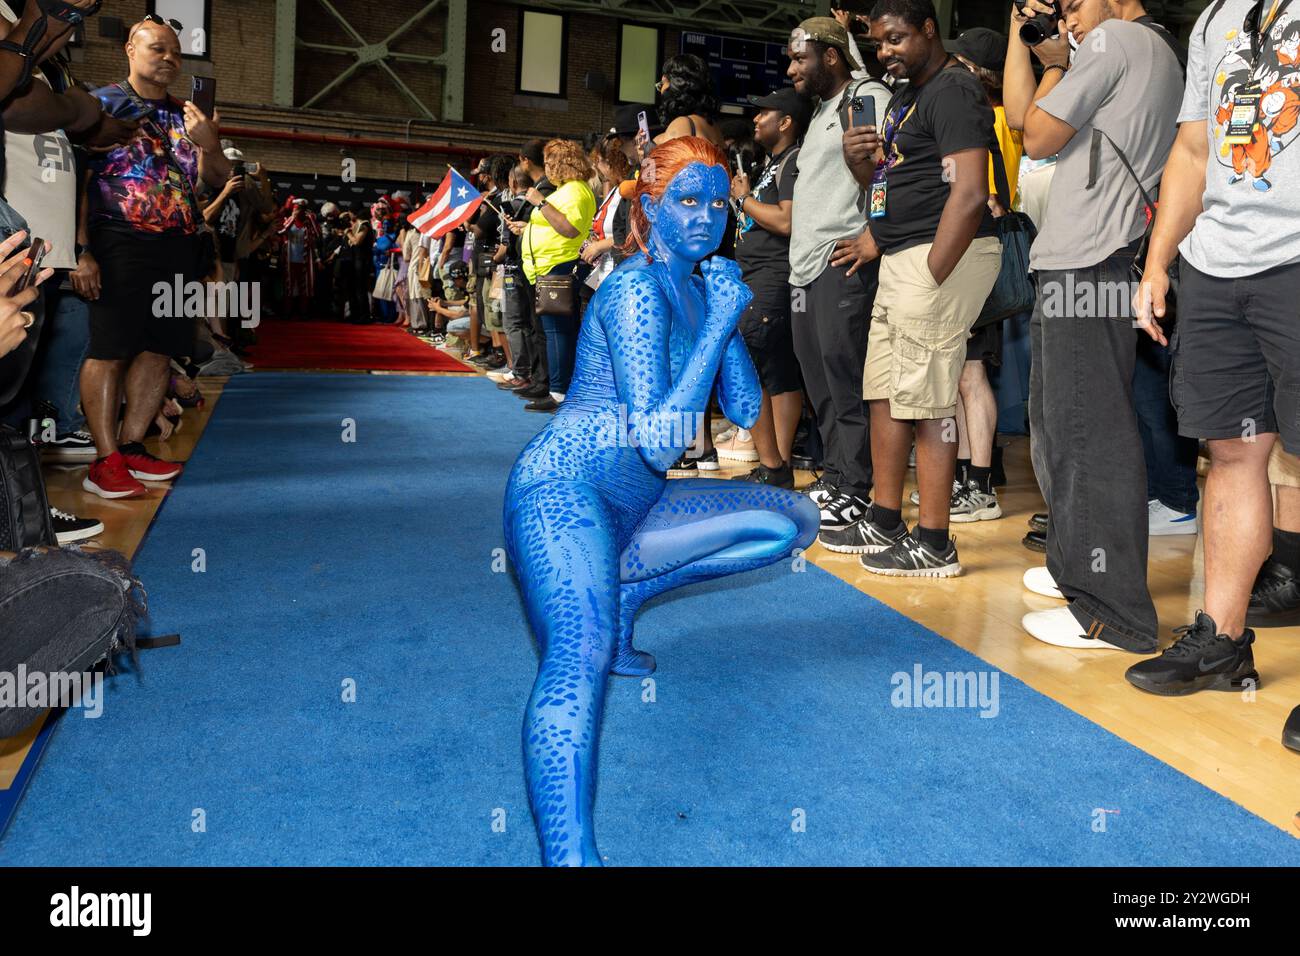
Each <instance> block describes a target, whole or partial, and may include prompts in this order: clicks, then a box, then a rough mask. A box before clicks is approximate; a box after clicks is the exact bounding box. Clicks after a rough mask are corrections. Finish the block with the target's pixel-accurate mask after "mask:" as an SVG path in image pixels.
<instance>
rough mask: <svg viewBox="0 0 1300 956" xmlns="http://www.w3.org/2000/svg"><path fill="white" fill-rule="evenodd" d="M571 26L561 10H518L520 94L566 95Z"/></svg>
mask: <svg viewBox="0 0 1300 956" xmlns="http://www.w3.org/2000/svg"><path fill="white" fill-rule="evenodd" d="M568 26H569V24H568V19H567V17H565V15H564V14H562V13H539V12H538V11H536V10H520V11H519V38H520V39H519V81H518V84H517V86H518V89H519V92H520V93H532V94H534V95H540V96H564V94H565V89H564V80H565V73H566V71H567V68H568V64H567V62H566V61H567V57H566V55H565V54H566V52H567V51H566V46H567V44H568V39H569V31H568Z"/></svg>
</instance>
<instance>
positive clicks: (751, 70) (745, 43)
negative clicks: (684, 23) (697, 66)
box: [681, 31, 790, 112]
mask: <svg viewBox="0 0 1300 956" xmlns="http://www.w3.org/2000/svg"><path fill="white" fill-rule="evenodd" d="M681 52H682V53H694V54H695V55H696V56H698V57H699V58H700V59H701V60H703V61H704V62H705V64H706V65H707V66H708V68H709V72H710V73H711V74H712V76H713V83H714V88H715V89H716V90H717V91H718V98H719V99H720V100H721V101H722V103H723V105H724V106H726V105H732V106H748V105H749V95H750V94H751V93H752V94H753V95H755V96H762V95H764V94H765V93H771V92H772V91H773V90H775V89H779V88H780V87H782V86H789V85H790V81H789V79H787V78H786V75H785V71H786V69H787V68H789V66H790V58H789V57H788V56H786V54H785V44H784V43H768V42H766V41H764V40H753V39H747V38H745V37H732V36H721V35H719V34H715V33H690V32H687V31H683V32H682V34H681ZM729 112H730V111H729Z"/></svg>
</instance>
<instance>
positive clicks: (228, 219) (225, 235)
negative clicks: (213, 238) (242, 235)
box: [217, 194, 242, 262]
mask: <svg viewBox="0 0 1300 956" xmlns="http://www.w3.org/2000/svg"><path fill="white" fill-rule="evenodd" d="M241 198H242V197H241V196H239V195H238V194H236V195H233V196H231V197H230V198H229V199H227V200H226V201H225V203H224V204H223V205H222V207H221V212H220V213H219V214H218V216H217V245H218V247H219V248H220V250H221V261H222V262H234V261H235V243H236V240H238V239H239V228H240V226H241V224H242V222H241V212H242V208H241V202H240V200H241Z"/></svg>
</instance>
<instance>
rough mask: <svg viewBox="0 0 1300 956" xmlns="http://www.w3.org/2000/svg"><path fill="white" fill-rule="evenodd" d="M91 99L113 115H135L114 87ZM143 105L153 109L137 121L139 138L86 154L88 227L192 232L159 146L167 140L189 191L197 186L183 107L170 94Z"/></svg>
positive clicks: (182, 193) (181, 187)
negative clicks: (87, 170)
mask: <svg viewBox="0 0 1300 956" xmlns="http://www.w3.org/2000/svg"><path fill="white" fill-rule="evenodd" d="M95 96H96V97H98V98H99V101H100V102H101V103H103V104H104V110H105V112H107V113H109V114H110V115H112V116H123V117H131V116H133V115H136V113H137V109H136V107H135V106H134V105H133V103H132V100H131V98H130V97H129V96H128V95H127V93H126V92H125V91H123V89H122V88H121V87H120V86H118V85H117V84H112V85H110V86H105V87H103V88H102V89H99V90H96V91H95ZM143 102H145V103H147V104H148V105H149V106H151V107H153V112H152V113H151V114H150V115H149V116H148V117H147V118H146V119H145V120H144V121H143V122H141V124H140V129H141V135H140V136H139V137H138V138H136V139H134V140H132V141H131V142H130V143H128V144H127V145H126V146H121V147H118V148H117V149H114V150H111V151H110V152H107V153H100V154H92V156H91V159H90V163H89V165H90V170H91V181H90V189H89V192H88V199H89V202H90V224H91V228H92V229H93V228H95V227H96V226H118V227H122V226H125V227H127V228H130V229H132V230H134V231H136V232H144V233H150V234H154V235H187V234H189V233H193V232H195V231H196V230H197V226H198V224H197V223H196V222H195V215H194V210H193V207H192V206H191V204H190V201H189V199H188V197H187V191H186V187H185V184H184V182H183V181H182V180H181V178H180V175H179V174H178V173H177V172H176V170H175V168H174V167H173V165H172V163H171V162H170V161H169V160H168V158H167V150H166V147H165V146H164V145H163V136H166V137H167V139H168V140H169V141H170V142H171V148H172V152H173V153H174V154H175V156H176V161H177V162H178V163H179V164H180V167H181V169H182V170H183V171H184V173H185V175H186V177H187V178H188V179H189V181H190V187H191V188H193V187H194V186H196V185H197V183H198V179H199V151H198V148H197V147H195V145H194V144H193V143H192V142H190V141H189V139H187V138H186V136H185V114H184V108H183V104H182V103H181V102H180V101H179V100H177V99H175V98H173V97H170V96H169V97H167V98H166V99H165V100H143Z"/></svg>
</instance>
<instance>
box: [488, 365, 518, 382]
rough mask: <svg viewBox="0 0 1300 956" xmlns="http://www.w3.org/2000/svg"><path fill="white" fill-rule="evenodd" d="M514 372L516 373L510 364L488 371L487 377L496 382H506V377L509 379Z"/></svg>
mask: <svg viewBox="0 0 1300 956" xmlns="http://www.w3.org/2000/svg"><path fill="white" fill-rule="evenodd" d="M514 374H515V373H514V370H513V369H512V368H510V366H509V365H507V366H505V367H504V368H499V369H496V370H495V371H492V372H488V373H487V377H488V378H490V379H491V380H492V381H494V382H504V381H505V380H506V379H508V378H509V377H510V376H511V375H514Z"/></svg>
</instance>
